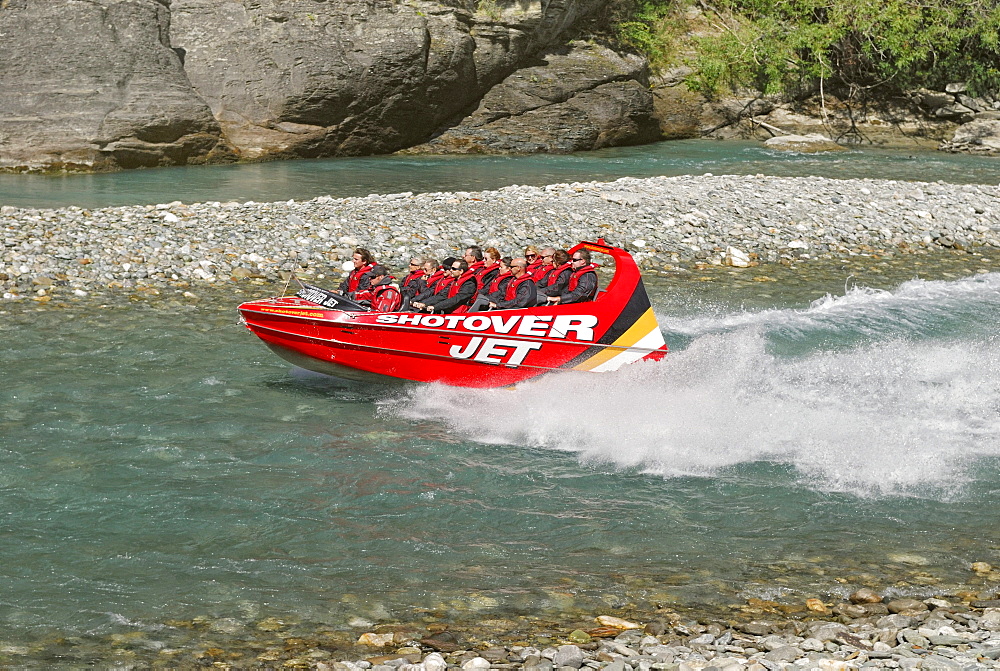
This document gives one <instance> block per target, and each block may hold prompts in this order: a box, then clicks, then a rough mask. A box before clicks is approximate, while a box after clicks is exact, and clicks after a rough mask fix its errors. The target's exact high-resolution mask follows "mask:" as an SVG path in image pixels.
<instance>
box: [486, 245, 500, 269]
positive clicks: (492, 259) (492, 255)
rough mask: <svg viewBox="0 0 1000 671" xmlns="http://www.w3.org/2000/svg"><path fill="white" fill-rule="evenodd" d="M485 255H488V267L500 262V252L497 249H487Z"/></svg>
mask: <svg viewBox="0 0 1000 671" xmlns="http://www.w3.org/2000/svg"><path fill="white" fill-rule="evenodd" d="M483 254H485V255H486V265H490V263H499V262H500V250H499V249H497V248H496V247H487V248H486V251H484V252H483Z"/></svg>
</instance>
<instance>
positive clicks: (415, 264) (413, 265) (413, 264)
mask: <svg viewBox="0 0 1000 671" xmlns="http://www.w3.org/2000/svg"><path fill="white" fill-rule="evenodd" d="M410 266H412V267H414V268H419V267H420V264H419V263H413V262H412V261H411V262H410Z"/></svg>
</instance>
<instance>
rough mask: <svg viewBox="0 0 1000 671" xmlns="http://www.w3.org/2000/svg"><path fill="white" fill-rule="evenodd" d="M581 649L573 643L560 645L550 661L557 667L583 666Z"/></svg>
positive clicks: (576, 667) (575, 667)
mask: <svg viewBox="0 0 1000 671" xmlns="http://www.w3.org/2000/svg"><path fill="white" fill-rule="evenodd" d="M583 661H584V656H583V650H581V649H580V648H578V647H577V646H575V645H560V646H559V647H558V648H557V649H556V654H555V655H553V657H552V663H553V664H554V665H555V666H557V667H562V666H570V667H573V668H574V669H579V668H580V667H581V666H583Z"/></svg>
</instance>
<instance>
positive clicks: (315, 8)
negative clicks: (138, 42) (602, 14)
mask: <svg viewBox="0 0 1000 671" xmlns="http://www.w3.org/2000/svg"><path fill="white" fill-rule="evenodd" d="M600 4H601V0H551V1H550V2H546V3H540V2H525V3H518V4H514V5H511V6H507V7H504V6H503V4H496V3H494V4H492V5H491V7H493V9H492V11H491V14H486V13H485V12H478V13H476V12H474V11H472V8H470V7H464V6H449V5H442V4H439V3H432V2H418V1H409V2H401V3H396V2H389V1H385V0H372V1H368V2H329V1H327V2H323V1H319V2H317V1H316V0H281V1H279V0H237V1H233V2H218V1H217V0H174V1H173V3H172V11H173V26H172V32H171V37H172V43H173V45H174V46H175V47H179V48H182V49H183V50H184V52H185V69H186V71H187V73H188V76H189V77H190V78H191V81H192V83H193V84H194V86H195V88H196V89H197V91H198V93H199V94H200V95H201V96H202V97H203V98H204V99H205V100H207V101H208V103H209V105H210V106H211V108H212V111H213V113H214V114H215V116H216V118H217V119H218V120H219V122H220V123H221V124H222V127H223V128H224V130H225V134H226V137H227V138H228V139H229V140H230V141H231V142H232V143H233V144H234V145H235V146H236V147H237V148H238V150H239V151H240V153H241V156H243V157H244V158H259V157H273V156H343V155H358V154H373V153H386V152H392V151H395V150H398V149H401V148H404V147H409V146H411V145H414V144H417V143H419V142H422V141H424V140H426V139H427V138H428V137H429V136H430V135H431V134H432V133H433V132H434V131H435V129H437V128H438V127H439V126H440V125H441V124H443V123H445V122H446V121H447V120H449V119H451V118H454V117H456V116H460V115H461V114H462V113H463V111H467V110H469V109H471V108H474V107H475V105H476V103H477V102H478V100H479V99H480V98H481V97H482V96H483V95H484V94H485V93H486V92H487V91H489V90H490V88H491V87H492V86H493V85H495V84H496V83H497V82H499V81H501V80H503V79H504V78H505V77H506V76H507V75H508V74H510V73H511V72H512V71H514V70H515V69H516V68H517V67H519V65H520V64H521V63H523V61H524V60H525V59H527V58H530V57H531V56H532V55H533V54H534V53H536V52H537V51H539V50H540V49H542V48H543V47H544V46H545V45H547V44H548V43H550V42H551V41H552V40H554V39H556V38H557V37H558V36H559V35H560V34H562V33H563V32H564V31H565V30H566V29H567V28H568V27H569V26H571V25H572V24H573V23H574V22H575V21H576V20H578V19H579V18H580V17H582V16H585V15H587V14H589V13H590V12H592V11H593V10H594V9H595V8H596V7H598V6H599V5H600Z"/></svg>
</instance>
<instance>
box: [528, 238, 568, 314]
mask: <svg viewBox="0 0 1000 671" xmlns="http://www.w3.org/2000/svg"><path fill="white" fill-rule="evenodd" d="M552 261H553V264H552V265H553V268H552V270H551V271H549V272H548V273H547V274H546V275H545V280H544V281H543V282H539V281H538V280H535V284H536V285H537V286H538V301H539V304H544V303H545V301H546V299H547V298H548V297H549V296H558V295H560V294H561V293H562V292H563V291H565V289H566V284H567V283H569V276H570V274H572V272H573V264H571V263H570V262H569V253H568V252H566V251H565V250H563V249H559V250H556V251H555V252H554V253H553V255H552Z"/></svg>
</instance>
